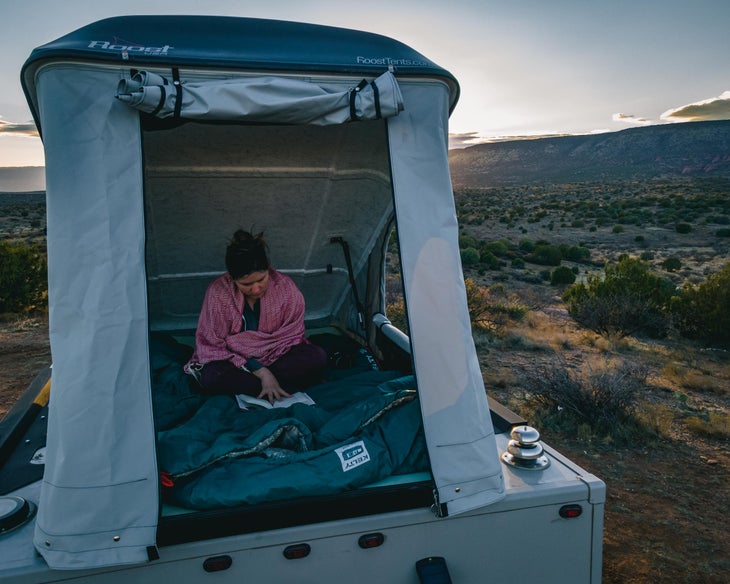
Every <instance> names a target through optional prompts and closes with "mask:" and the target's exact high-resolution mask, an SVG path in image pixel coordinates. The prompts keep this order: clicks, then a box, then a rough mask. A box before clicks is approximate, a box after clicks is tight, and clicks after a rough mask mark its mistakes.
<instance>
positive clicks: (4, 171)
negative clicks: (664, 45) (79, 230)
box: [0, 120, 730, 194]
mask: <svg viewBox="0 0 730 584" xmlns="http://www.w3.org/2000/svg"><path fill="white" fill-rule="evenodd" d="M703 121H704V120H703ZM706 122H709V123H715V122H719V123H720V124H724V123H730V120H707V121H706ZM696 123H698V122H684V123H679V124H671V125H672V126H675V127H676V128H677V129H679V128H680V127H684V128H686V127H687V126H689V125H693V124H696ZM699 123H701V122H699ZM664 126H665V125H662V127H664ZM654 127H655V125H651V126H641V127H633V128H623V129H620V130H613V131H608V132H603V133H600V134H598V133H589V134H563V135H549V136H519V137H513V138H510V139H502V140H492V141H485V142H480V143H479V144H470V145H461V146H460V147H458V148H450V149H449V153H452V152H457V151H462V150H468V149H470V148H473V147H478V146H482V145H489V144H493V145H499V144H509V143H511V142H534V141H539V140H547V139H560V138H579V137H583V138H586V139H590V138H596V137H598V136H606V137H608V136H610V135H612V134H619V133H622V132H626V131H639V132H642V131H646V130H650V129H651V128H654ZM453 178H455V177H452V179H453ZM39 191H45V166H44V165H26V166H0V193H2V194H16V193H17V194H20V193H33V192H39Z"/></svg>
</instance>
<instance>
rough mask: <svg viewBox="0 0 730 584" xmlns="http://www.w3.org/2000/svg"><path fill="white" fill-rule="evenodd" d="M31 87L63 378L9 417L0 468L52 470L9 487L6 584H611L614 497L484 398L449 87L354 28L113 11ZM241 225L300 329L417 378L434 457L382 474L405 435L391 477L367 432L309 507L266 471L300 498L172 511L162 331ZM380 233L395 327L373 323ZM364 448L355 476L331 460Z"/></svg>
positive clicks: (380, 308) (175, 331) (172, 325)
mask: <svg viewBox="0 0 730 584" xmlns="http://www.w3.org/2000/svg"><path fill="white" fill-rule="evenodd" d="M22 81H23V85H24V89H25V91H26V95H27V96H28V100H29V103H30V105H31V108H32V111H33V113H34V116H35V118H36V122H37V124H38V127H39V129H40V130H41V132H42V136H43V141H44V147H45V151H46V169H47V170H46V172H47V178H46V184H47V195H46V196H47V212H48V253H49V305H50V327H51V339H50V340H51V352H52V356H53V369H52V375H51V377H52V389H51V397H50V403H49V404H48V407H47V408H44V409H42V410H41V411H42V413H41V414H39V415H35V414H37V410H38V409H39V408H40V406H42V405H43V403H42V400H40V401H39V400H38V399H36V403H35V405H34V406H33V407H30V404H25V403H21V404H19V406H18V407H17V408H15V409H14V411H12V412H11V413H10V414H9V416H8V418H6V419H5V420H4V421H3V423H2V424H3V425H2V426H0V430H2V434H0V439H1V440H2V441H3V442H4V444H3V448H5V450H6V451H7V450H8V449H9V448H10V447H11V446H12V447H13V452H12V456H11V454H8V455H7V456H5V455H4V456H3V460H5V459H6V458H7V459H10V458H13V459H14V460H17V459H20V460H21V464H22V461H23V460H26V461H27V460H30V458H34V462H39V461H40V460H39V459H40V458H41V456H40V454H39V451H38V450H37V448H36V446H37V447H40V446H43V445H45V450H44V451H43V454H44V456H43V460H42V462H44V463H45V464H44V465H35V468H38V467H39V466H41V467H42V466H44V472H43V477H42V479H40V477H36V479H37V480H31V479H29V480H16V481H15V484H13V482H12V481H10V484H12V485H13V486H12V487H9V489H10V490H8V488H6V489H4V492H3V493H2V494H3V495H4V496H5V498H4V499H0V501H4V503H8V504H10V505H12V502H13V501H24V502H26V503H28V505H29V506H30V507H29V508H24V510H23V511H22V512H21V511H18V513H21V514H22V513H24V514H25V515H26V516H27V518H28V521H27V522H25V523H22V524H20V525H18V526H17V527H14V528H13V529H12V530H11V529H7V530H4V531H7V533H4V534H2V535H1V536H0V555H1V556H2V557H3V561H2V564H0V582H28V583H30V582H56V581H63V580H66V579H72V580H74V581H77V582H87V581H88V582H107V581H108V582H115V581H119V582H121V581H134V582H152V581H159V579H160V578H174V579H175V580H176V581H181V582H187V581H191V582H192V581H195V582H198V581H204V579H207V578H210V579H211V581H212V580H213V579H215V580H216V581H226V582H228V581H230V582H240V581H251V582H291V581H297V582H352V583H357V582H372V581H382V582H404V583H405V582H419V581H420V582H442V581H444V582H445V581H448V580H443V579H442V580H438V579H436V578H438V577H443V575H444V574H445V573H446V572H448V573H450V577H451V580H452V581H454V582H507V581H511V580H512V579H514V578H515V577H522V578H527V579H528V580H529V581H534V582H546V583H547V582H561V583H564V582H594V583H597V582H600V574H601V534H602V526H603V504H604V500H605V486H604V484H603V483H602V482H601V481H600V480H599V479H597V478H596V477H594V476H592V475H591V474H589V473H587V472H586V471H584V470H582V469H580V468H579V467H577V466H576V465H575V464H573V463H571V462H570V461H568V460H566V459H565V458H563V457H562V456H560V455H559V454H558V453H556V452H554V451H553V450H551V449H550V448H549V447H545V448H544V452H538V449H540V448H541V446H539V444H538V443H535V441H534V440H533V439H532V438H531V437H530V435H531V432H530V430H529V428H527V429H525V427H524V422H523V421H522V420H520V419H519V418H517V417H516V416H514V414H511V413H510V412H508V411H506V410H504V409H503V408H500V407H499V406H498V404H491V406H492V407H491V410H490V407H489V404H488V403H487V399H486V393H485V388H484V385H483V381H482V378H481V373H480V368H479V363H478V360H477V357H476V351H475V348H474V344H473V341H472V338H471V327H470V322H469V316H468V311H467V307H466V295H465V288H464V280H463V276H462V272H461V264H460V258H459V249H458V229H457V223H456V214H455V209H454V202H453V196H452V192H451V183H450V177H449V171H448V159H447V133H448V131H447V127H448V115H449V113H450V111H451V110H452V109H453V107H454V105H455V103H456V100H457V98H458V84H457V83H456V80H455V79H454V78H453V77H452V76H451V75H450V74H449V73H448V72H446V71H444V70H443V69H441V68H439V67H437V66H436V65H434V64H433V63H431V62H430V61H428V60H427V59H426V58H425V57H423V56H422V55H420V54H418V53H416V52H415V51H413V50H412V49H410V48H408V47H405V46H404V45H402V44H400V43H397V42H396V41H392V40H391V39H386V38H384V37H379V36H377V35H370V34H365V33H359V32H356V31H346V30H343V29H332V28H329V27H318V26H313V25H301V24H296V23H285V22H277V21H260V20H252V19H235V18H214V17H210V18H206V17H120V18H115V19H108V20H105V21H101V22H99V23H94V24H92V25H89V26H88V27H84V28H82V29H80V30H78V31H75V32H74V33H71V34H70V35H67V36H66V37H63V38H61V39H59V40H58V41H55V42H53V43H50V44H48V45H45V46H44V47H41V48H39V49H36V51H34V53H33V54H32V55H31V57H30V58H29V60H28V62H27V63H26V66H25V67H24V70H23V74H22ZM240 227H243V228H249V227H254V228H256V229H262V230H264V231H265V233H266V237H267V241H268V243H269V246H270V253H271V258H272V263H273V264H274V266H275V267H276V268H277V269H279V270H280V271H282V272H284V273H286V274H288V275H289V276H291V277H292V278H293V279H294V281H295V282H296V283H297V285H298V287H299V288H300V289H301V291H302V293H303V294H304V297H305V300H306V305H307V311H306V317H305V320H306V326H307V330H308V334H310V335H311V336H312V337H311V338H314V337H315V335H317V334H326V335H330V338H331V337H333V336H334V337H337V338H339V337H342V338H347V339H355V341H356V342H357V344H358V346H360V347H362V350H361V352H360V354H364V355H367V358H368V359H370V360H371V361H372V362H377V364H378V367H379V369H381V370H383V371H384V372H386V373H387V374H388V375H390V377H388V379H389V382H403V383H405V382H404V381H402V380H404V379H405V380H407V383H409V384H411V385H409V391H411V390H412V394H409V397H408V400H407V401H409V402H410V401H412V400H414V399H415V400H416V402H414V403H417V404H418V409H417V410H414V411H418V412H420V413H419V414H418V415H419V420H418V421H419V427H420V428H421V429H420V430H419V431H418V434H417V436H416V437H415V438H414V444H415V443H416V442H417V443H419V444H420V443H421V442H422V443H423V452H421V453H420V458H419V460H421V461H423V460H425V461H426V466H423V464H421V466H418V464H416V463H415V462H414V460H415V459H416V458H417V457H416V455H415V454H413V455H411V454H408V455H407V456H406V457H405V458H407V459H408V461H407V462H408V464H406V463H405V462H403V461H402V462H403V464H400V463H398V464H395V463H394V465H393V466H394V469H395V470H393V471H392V472H390V471H388V472H385V471H383V472H381V473H380V474H378V473H377V470H378V469H377V468H373V467H376V466H378V464H376V463H375V461H376V459H377V460H386V459H387V460H390V459H391V458H392V457H393V456H394V455H393V454H392V453H391V452H389V451H388V446H389V444H388V442H389V441H391V442H392V441H393V440H396V438H392V436H398V435H399V432H400V431H401V430H402V428H399V427H395V428H390V429H389V430H388V431H390V432H393V434H387V433H386V429H382V431H381V430H380V429H377V431H376V432H375V433H376V434H378V435H383V436H385V439H384V440H383V443H378V444H380V445H381V446H382V447H383V448H384V450H385V452H384V453H382V457H381V458H377V457H376V456H375V454H374V453H373V452H372V448H373V447H372V446H370V445H369V444H370V443H367V442H363V441H364V440H365V439H364V438H362V436H364V432H363V433H362V434H361V433H359V432H360V430H358V433H355V434H353V435H352V436H348V437H347V439H345V440H344V441H342V442H338V443H336V444H333V445H332V447H331V448H329V450H328V449H327V448H324V449H323V451H324V453H323V454H322V459H323V460H325V459H326V461H329V462H325V463H323V464H329V463H330V462H333V461H334V462H335V463H336V464H335V466H337V465H338V464H339V462H338V459H337V457H338V456H339V457H340V460H341V461H342V467H341V469H339V468H338V470H337V472H335V473H329V472H327V473H324V476H321V477H320V478H321V483H322V484H321V492H320V491H318V490H317V488H318V487H317V486H316V485H314V486H313V487H307V488H305V487H304V486H303V483H302V484H299V483H298V477H299V476H301V474H300V473H305V472H307V471H306V469H303V467H302V466H301V465H300V466H294V465H293V464H290V465H289V466H284V467H283V468H280V469H278V470H281V471H283V472H284V473H285V474H284V476H285V480H284V482H285V483H287V482H288V483H290V484H289V485H288V487H289V489H290V490H289V491H288V492H286V493H284V494H283V495H282V494H281V493H278V494H277V495H276V496H274V495H271V497H270V498H267V497H268V495H267V491H265V492H264V495H260V496H263V497H264V499H263V500H256V502H255V503H248V502H247V501H249V499H243V498H242V499H241V500H240V501H239V500H238V499H237V498H236V497H239V496H241V497H242V495H240V493H239V490H245V489H244V486H243V485H240V484H236V485H233V487H235V488H231V487H232V485H231V484H225V485H223V484H220V482H219V483H216V481H215V480H213V482H212V484H213V485H214V486H215V485H216V484H220V486H221V488H223V489H226V490H228V491H232V492H231V493H227V494H226V496H227V497H233V499H232V500H234V501H236V503H235V504H233V503H229V504H225V505H218V504H216V503H215V502H208V501H207V500H204V501H203V502H202V503H197V502H196V503H195V504H192V503H191V506H194V507H196V508H195V509H193V508H192V507H186V505H182V504H180V500H181V499H179V498H174V497H172V498H168V497H166V496H165V494H164V491H165V489H164V487H161V486H160V473H161V472H166V471H167V470H168V469H167V467H166V466H165V465H166V464H167V462H166V459H165V456H164V455H163V454H162V452H161V448H162V447H163V446H162V445H163V444H164V443H165V436H167V435H166V432H167V428H161V425H160V424H161V422H160V417H159V414H160V411H159V410H160V406H159V403H160V402H159V401H156V397H157V394H156V391H157V387H156V385H155V383H156V381H155V380H156V379H157V375H158V371H159V370H158V369H156V365H155V363H156V354H155V342H154V339H156V338H159V335H164V336H165V338H169V339H174V341H175V343H177V346H189V345H190V343H191V339H192V335H193V334H194V331H195V327H196V323H197V318H198V313H199V310H200V306H201V303H202V298H203V294H204V292H205V289H206V286H207V285H208V283H209V282H210V281H211V280H212V279H213V278H214V277H216V276H217V275H218V274H220V273H222V272H223V271H224V270H225V268H224V266H223V251H224V249H225V245H226V243H227V241H228V239H229V238H230V236H231V234H232V233H233V231H235V230H236V229H237V228H240ZM394 229H395V232H396V233H397V244H398V250H399V261H400V268H401V275H402V282H403V295H404V301H405V306H406V308H407V316H408V325H409V335H405V334H404V333H403V332H402V331H399V330H398V329H396V328H395V327H394V326H392V325H391V324H390V322H389V321H388V318H387V306H386V304H387V302H386V278H387V274H388V273H389V271H388V270H389V269H390V267H388V269H386V267H387V259H388V257H389V256H388V249H389V243H390V241H391V233H393V230H394ZM391 245H392V244H391ZM333 331H334V332H333ZM388 372H391V373H392V375H391V374H390V373H388ZM400 375H402V377H397V378H396V376H400ZM48 376H49V373H48V372H46V373H45V374H44V376H41V377H40V378H39V379H38V380H37V382H36V384H35V385H34V387H32V388H31V390H29V395H30V397H29V398H27V399H28V400H31V401H32V399H33V398H35V395H36V394H38V393H39V390H40V389H41V386H42V385H43V383H44V382H45V380H46V378H47V377H48ZM346 379H347V380H349V379H354V378H346ZM347 383H348V381H345V382H344V385H343V386H341V387H340V389H338V391H339V392H341V393H343V392H344V393H346V392H347V391H348V386H347ZM384 384H385V385H387V383H386V382H384ZM385 385H383V384H380V385H378V386H377V387H378V388H379V389H380V391H381V392H382V391H385V390H384V389H383V387H384V386H385ZM388 387H391V386H388ZM416 388H417V392H416ZM40 393H41V394H43V392H40ZM404 401H406V400H404ZM398 403H400V402H398ZM26 406H28V407H26ZM398 409H399V408H398V407H391V406H388V409H387V412H386V413H383V414H382V416H381V413H379V414H378V416H379V419H381V418H382V419H388V416H392V415H395V414H392V413H391V412H392V410H398ZM46 411H47V415H48V418H47V420H48V423H47V438H46V432H45V431H46V426H45V413H46ZM29 412H32V413H33V415H29ZM384 412H385V410H384ZM195 415H196V414H195V413H189V414H188V416H193V418H195ZM241 415H246V414H245V413H243V414H241ZM182 424H183V422H180V425H182ZM399 425H400V424H399V423H396V424H391V426H399ZM38 428H40V431H39V430H38ZM176 428H177V426H174V425H172V431H174V430H175V429H176ZM514 428H517V430H515V432H516V433H513V435H512V442H511V443H510V440H511V438H510V431H511V430H513V429H514ZM34 432H35V434H34ZM39 432H40V433H39ZM211 432H216V428H211ZM36 435H38V437H36V438H34V436H36ZM26 436H27V437H26ZM521 436H522V437H524V440H522V439H521V438H520V437H521ZM36 440H38V441H39V443H38V444H35V441H36ZM521 440H522V441H521ZM361 443H362V444H361ZM353 445H355V446H356V448H354V449H353ZM357 445H360V446H357ZM367 448H370V449H371V452H370V453H368V450H367ZM347 449H349V450H347ZM363 449H364V452H365V455H363V456H360V457H359V458H358V459H357V466H358V467H359V468H358V470H357V472H360V471H361V470H363V469H366V468H370V469H372V470H373V471H375V474H369V475H363V476H370V477H375V480H372V481H370V482H367V483H366V484H365V483H364V482H363V481H364V479H363V480H362V481H360V482H357V481H355V482H353V481H351V480H350V477H352V476H353V475H355V474H356V473H354V472H353V473H350V474H347V473H348V472H349V471H350V470H352V468H353V467H352V464H350V465H349V466H348V465H347V464H346V462H347V461H346V458H347V456H348V454H344V455H343V452H346V453H347V452H350V453H352V452H355V451H356V450H357V452H359V453H361V454H362V452H363ZM31 450H32V452H31ZM508 450H509V452H508ZM28 453H30V456H28ZM258 454H259V455H267V451H262V452H259V453H258ZM299 454H301V453H299ZM370 455H372V456H370ZM379 456H380V453H379ZM523 457H524V459H523ZM225 458H226V461H225V462H228V460H229V459H231V458H235V459H236V460H241V461H242V462H245V460H244V459H242V458H241V457H237V456H232V455H231V453H226V454H225ZM244 458H245V457H244ZM274 458H275V457H274ZM515 458H517V460H515ZM411 459H413V460H411ZM216 460H218V459H216ZM313 460H314V459H313ZM317 460H319V458H318V459H317ZM219 462H220V463H221V464H222V463H223V461H218V462H215V461H214V462H211V463H206V465H205V469H206V470H205V472H207V471H208V470H209V469H211V468H214V467H215V466H216V465H217V464H219ZM510 462H512V463H514V464H508V463H510ZM410 463H413V464H411V465H410V466H409V464H410ZM306 464H309V463H308V462H307V463H306ZM380 466H381V468H380V470H383V468H384V467H382V465H380ZM8 468H9V467H8V464H6V465H5V467H4V468H2V472H3V473H5V474H6V475H7V474H8V473H9V472H10V471H9V470H8ZM323 468H329V467H323ZM286 473H288V474H286ZM315 474H316V473H315ZM31 475H32V473H31ZM335 475H336V476H335ZM267 476H268V475H267ZM174 478H176V479H177V478H182V479H183V481H182V482H185V481H186V480H188V475H184V474H182V473H181V474H179V475H176V476H175V477H174ZM348 481H349V482H348ZM243 482H246V481H243ZM251 482H253V479H251ZM163 484H164V481H163ZM340 484H341V485H342V486H341V487H340V486H337V485H340ZM239 487H240V489H239ZM256 488H258V486H257V487H256ZM161 492H162V494H161ZM12 497H16V498H15V499H12ZM230 500H231V499H226V501H230ZM196 501H197V500H196ZM214 501H217V499H214ZM34 507H37V514H36V515H35V516H33V515H34V514H33V508H34ZM439 558H443V560H440V559H439ZM419 561H420V563H419ZM417 564H418V570H417V568H416V566H417ZM439 571H441V572H439ZM439 574H441V576H439Z"/></svg>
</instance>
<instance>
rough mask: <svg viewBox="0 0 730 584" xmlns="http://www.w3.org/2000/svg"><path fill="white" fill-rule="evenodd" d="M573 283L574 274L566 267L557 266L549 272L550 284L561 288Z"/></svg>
mask: <svg viewBox="0 0 730 584" xmlns="http://www.w3.org/2000/svg"><path fill="white" fill-rule="evenodd" d="M573 282H575V274H574V273H573V270H571V269H570V268H569V267H568V266H558V267H557V268H555V269H554V270H553V271H552V272H550V284H552V285H553V286H562V285H565V284H572V283H573Z"/></svg>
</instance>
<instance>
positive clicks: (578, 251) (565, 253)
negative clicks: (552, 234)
mask: <svg viewBox="0 0 730 584" xmlns="http://www.w3.org/2000/svg"><path fill="white" fill-rule="evenodd" d="M559 248H560V254H561V256H562V258H563V259H564V260H569V261H571V262H582V263H585V262H588V261H590V259H591V250H590V249H588V248H587V247H584V246H582V245H565V244H563V245H560V246H559Z"/></svg>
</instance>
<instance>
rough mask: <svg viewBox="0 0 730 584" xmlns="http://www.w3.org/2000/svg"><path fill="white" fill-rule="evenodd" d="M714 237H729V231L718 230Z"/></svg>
mask: <svg viewBox="0 0 730 584" xmlns="http://www.w3.org/2000/svg"><path fill="white" fill-rule="evenodd" d="M715 235H717V236H718V237H730V229H718V230H717V231H716V232H715Z"/></svg>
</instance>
